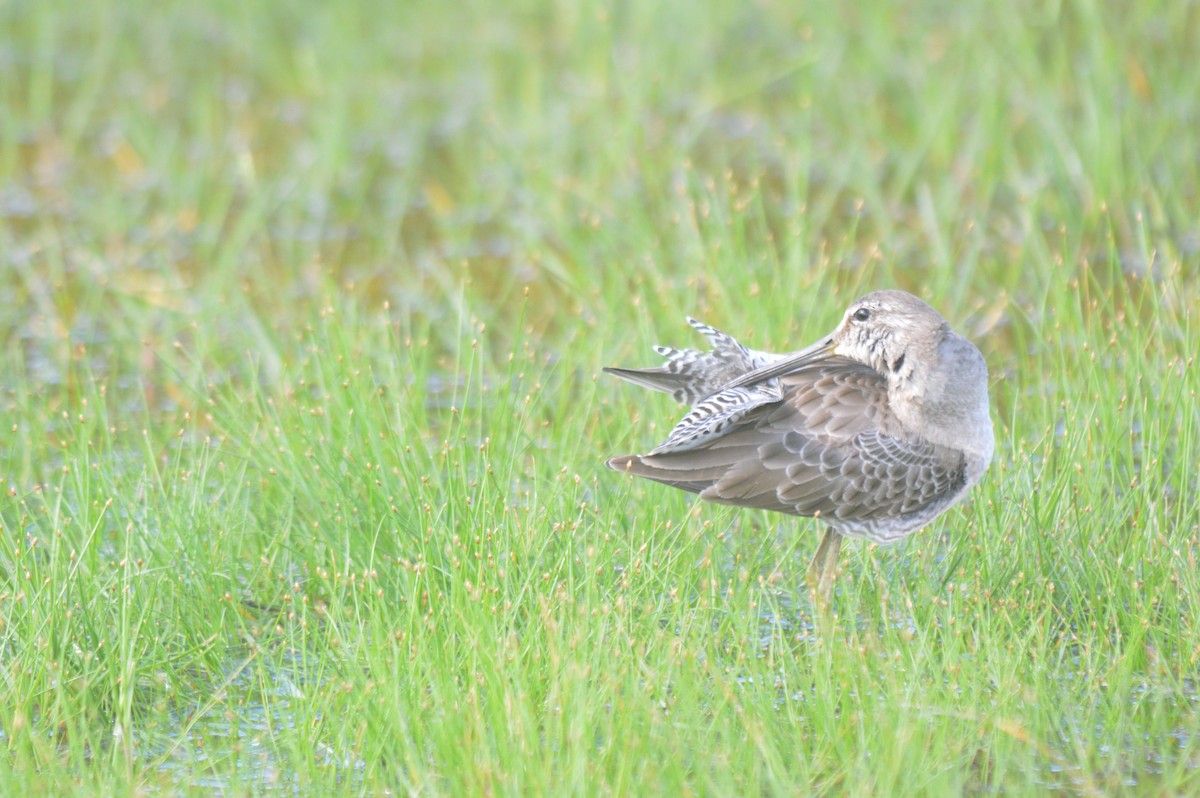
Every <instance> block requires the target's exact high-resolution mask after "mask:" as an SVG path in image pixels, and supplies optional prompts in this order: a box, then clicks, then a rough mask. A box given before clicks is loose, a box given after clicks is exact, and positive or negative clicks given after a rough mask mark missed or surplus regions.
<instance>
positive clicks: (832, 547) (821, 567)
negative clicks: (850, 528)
mask: <svg viewBox="0 0 1200 798" xmlns="http://www.w3.org/2000/svg"><path fill="white" fill-rule="evenodd" d="M841 547H842V536H841V535H839V534H838V533H837V532H834V531H833V527H826V528H825V536H824V537H823V538H821V543H820V545H819V546H817V553H816V554H814V555H813V558H812V562H811V563H809V566H808V589H809V591H810V592H811V593H812V596H813V600H814V601H816V602H819V604H820V606H821V607H827V606H829V599H830V597H831V596H832V595H833V580H834V578H835V577H836V576H837V559H838V552H839V551H840V550H841Z"/></svg>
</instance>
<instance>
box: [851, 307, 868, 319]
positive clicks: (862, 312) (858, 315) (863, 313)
mask: <svg viewBox="0 0 1200 798" xmlns="http://www.w3.org/2000/svg"><path fill="white" fill-rule="evenodd" d="M869 318H871V311H869V310H867V309H866V308H859V309H858V310H856V311H854V320H855V321H866V320H867V319H869Z"/></svg>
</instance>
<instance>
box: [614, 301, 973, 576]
mask: <svg viewBox="0 0 1200 798" xmlns="http://www.w3.org/2000/svg"><path fill="white" fill-rule="evenodd" d="M689 321H690V322H691V323H692V326H693V327H695V328H696V329H698V330H700V331H701V332H703V333H704V334H705V335H706V336H707V337H708V338H709V340H710V342H712V343H713V345H714V349H713V351H712V352H707V353H705V352H699V351H696V350H674V349H667V348H663V347H659V348H658V351H659V353H660V354H663V355H664V356H666V357H667V358H668V361H667V363H666V364H665V365H664V366H661V367H657V368H652V369H641V370H638V369H605V371H608V372H610V373H612V374H615V375H616V376H619V377H621V378H623V379H626V380H630V381H632V382H635V383H637V384H640V385H643V386H645V387H649V388H653V389H655V390H661V391H666V392H668V393H672V394H673V395H675V396H676V398H677V399H679V400H680V401H685V402H688V403H690V404H691V405H692V409H691V411H690V412H689V413H688V414H687V415H686V416H684V418H683V419H682V420H681V421H680V422H679V424H678V425H676V427H675V429H673V430H672V432H671V434H670V435H669V436H668V437H667V440H666V441H665V442H664V443H662V444H661V445H659V446H658V447H656V448H655V449H653V450H652V451H651V452H650V453H649V454H646V455H626V456H623V457H614V458H612V459H611V460H609V461H608V464H609V466H610V467H612V468H614V469H616V470H618V471H628V472H629V473H632V474H635V475H637V476H641V477H646V478H648V479H652V480H655V481H658V482H662V483H664V484H667V485H671V486H673V487H677V488H681V489H683V490H687V491H691V492H693V493H698V494H699V495H700V496H701V498H704V499H707V500H708V501H713V502H719V503H721V504H732V505H737V506H739V507H756V508H761V509H766V510H774V511H777V512H783V513H788V514H792V515H801V516H815V517H819V518H820V519H821V520H823V521H825V522H826V524H828V526H829V531H828V533H827V537H826V539H825V540H824V541H822V544H821V546H820V548H819V549H818V555H817V557H816V558H814V562H813V568H812V570H811V571H810V577H811V578H812V579H813V580H814V582H815V591H816V593H817V594H818V596H819V597H821V598H822V599H827V598H828V593H829V590H830V589H831V587H832V579H833V574H834V571H833V569H834V567H835V564H836V558H837V550H838V547H839V545H840V538H841V536H848V537H858V538H865V539H867V540H871V541H874V542H878V543H890V542H894V541H896V540H899V539H901V538H903V537H905V536H907V535H909V534H911V533H913V532H915V531H916V530H918V529H920V528H921V527H923V526H925V525H926V524H928V523H929V522H930V521H932V520H933V519H934V518H935V517H937V516H938V515H939V514H940V513H942V512H943V511H944V510H945V509H946V508H948V507H950V506H951V505H953V504H954V503H955V502H957V501H959V500H960V499H961V498H962V497H963V496H964V495H966V492H967V491H968V490H969V489H970V487H971V486H972V485H974V484H975V483H976V482H978V481H979V479H980V478H981V477H982V475H983V474H984V472H985V471H986V470H987V466H988V463H989V462H990V461H991V457H992V427H991V419H990V417H989V415H988V399H987V368H986V366H985V364H984V362H983V358H982V356H981V355H980V354H979V350H978V349H976V348H975V346H974V345H973V344H971V343H970V342H969V341H967V340H966V339H965V338H962V337H960V336H958V335H956V334H955V333H954V332H953V331H952V330H951V329H950V327H949V325H948V324H947V323H946V321H945V320H944V319H943V318H942V317H941V316H940V315H939V314H938V313H937V311H935V310H934V309H933V308H931V307H929V305H927V304H925V303H924V302H922V301H921V300H920V299H917V298H916V297H914V296H912V295H911V294H906V293H904V292H902V291H877V292H875V293H872V294H868V295H866V296H864V297H862V298H861V299H858V300H856V301H855V302H854V303H853V304H851V305H850V307H849V308H848V309H847V311H846V313H845V316H844V318H843V320H842V323H841V324H840V325H839V326H838V328H837V329H836V330H835V331H834V332H833V333H832V334H831V335H829V336H828V337H826V338H824V339H822V340H821V341H820V342H818V343H816V344H814V345H812V346H810V347H808V348H806V349H803V350H800V351H799V352H795V353H792V354H788V355H776V354H770V353H765V352H755V351H753V350H748V349H746V348H745V347H742V346H741V345H740V344H738V343H737V342H736V341H735V340H734V339H732V338H730V337H729V336H726V335H724V334H723V333H720V332H718V331H716V330H714V329H712V328H710V327H707V326H705V325H701V324H699V323H698V322H694V321H692V320H689ZM831 535H832V536H834V537H832V538H831V537H829V536H831Z"/></svg>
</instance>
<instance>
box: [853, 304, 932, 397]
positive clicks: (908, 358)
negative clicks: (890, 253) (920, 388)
mask: <svg viewBox="0 0 1200 798" xmlns="http://www.w3.org/2000/svg"><path fill="white" fill-rule="evenodd" d="M949 334H950V325H949V324H947V323H946V320H945V319H943V318H942V316H941V314H940V313H938V312H937V311H936V310H934V309H933V308H931V307H930V306H929V305H927V304H926V303H924V302H922V301H921V300H920V299H917V298H916V297H915V296H913V295H912V294H908V293H905V292H904V291H875V292H873V293H870V294H867V295H866V296H864V297H860V298H859V299H856V300H855V301H854V302H853V303H851V305H850V307H848V308H847V309H846V314H845V316H843V317H842V323H841V324H840V325H838V328H837V329H836V330H834V332H833V335H832V336H831V338H832V343H833V344H834V347H833V354H836V355H840V356H842V357H845V358H849V359H850V360H855V361H858V362H859V363H863V364H865V365H867V366H870V367H871V368H872V369H874V370H875V371H877V372H879V373H880V374H885V375H888V377H889V381H903V380H906V379H908V378H909V377H910V376H911V375H912V374H913V369H914V366H915V365H916V364H917V363H918V362H929V361H930V360H931V359H933V358H934V357H935V356H936V352H937V350H938V347H939V346H940V344H941V343H942V341H943V340H944V339H945V338H946V336H947V335H949Z"/></svg>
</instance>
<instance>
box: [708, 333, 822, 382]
mask: <svg viewBox="0 0 1200 798" xmlns="http://www.w3.org/2000/svg"><path fill="white" fill-rule="evenodd" d="M836 347H837V344H835V343H834V341H833V336H832V335H831V336H829V337H827V338H825V339H824V340H822V341H820V342H818V343H815V344H813V345H812V346H810V347H807V348H805V349H801V350H800V351H799V352H796V353H795V354H793V355H788V356H787V357H786V358H785V359H783V360H780V361H779V362H778V363H772V364H771V365H769V366H763V367H762V368H760V369H755V370H754V371H751V372H750V373H749V374H743V375H742V376H740V377H738V378H737V379H736V380H734V381H733V382H731V383H729V384H728V385H726V386H724V388H744V387H746V386H747V385H755V384H757V383H760V382H765V381H766V380H770V379H774V378H775V377H782V376H783V375H785V374H791V373H792V372H793V371H799V370H800V369H802V368H804V367H805V366H811V365H812V364H814V363H820V362H821V361H822V360H827V359H829V358H831V357H833V350H834V349H835V348H836ZM724 388H723V389H722V390H724Z"/></svg>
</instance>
